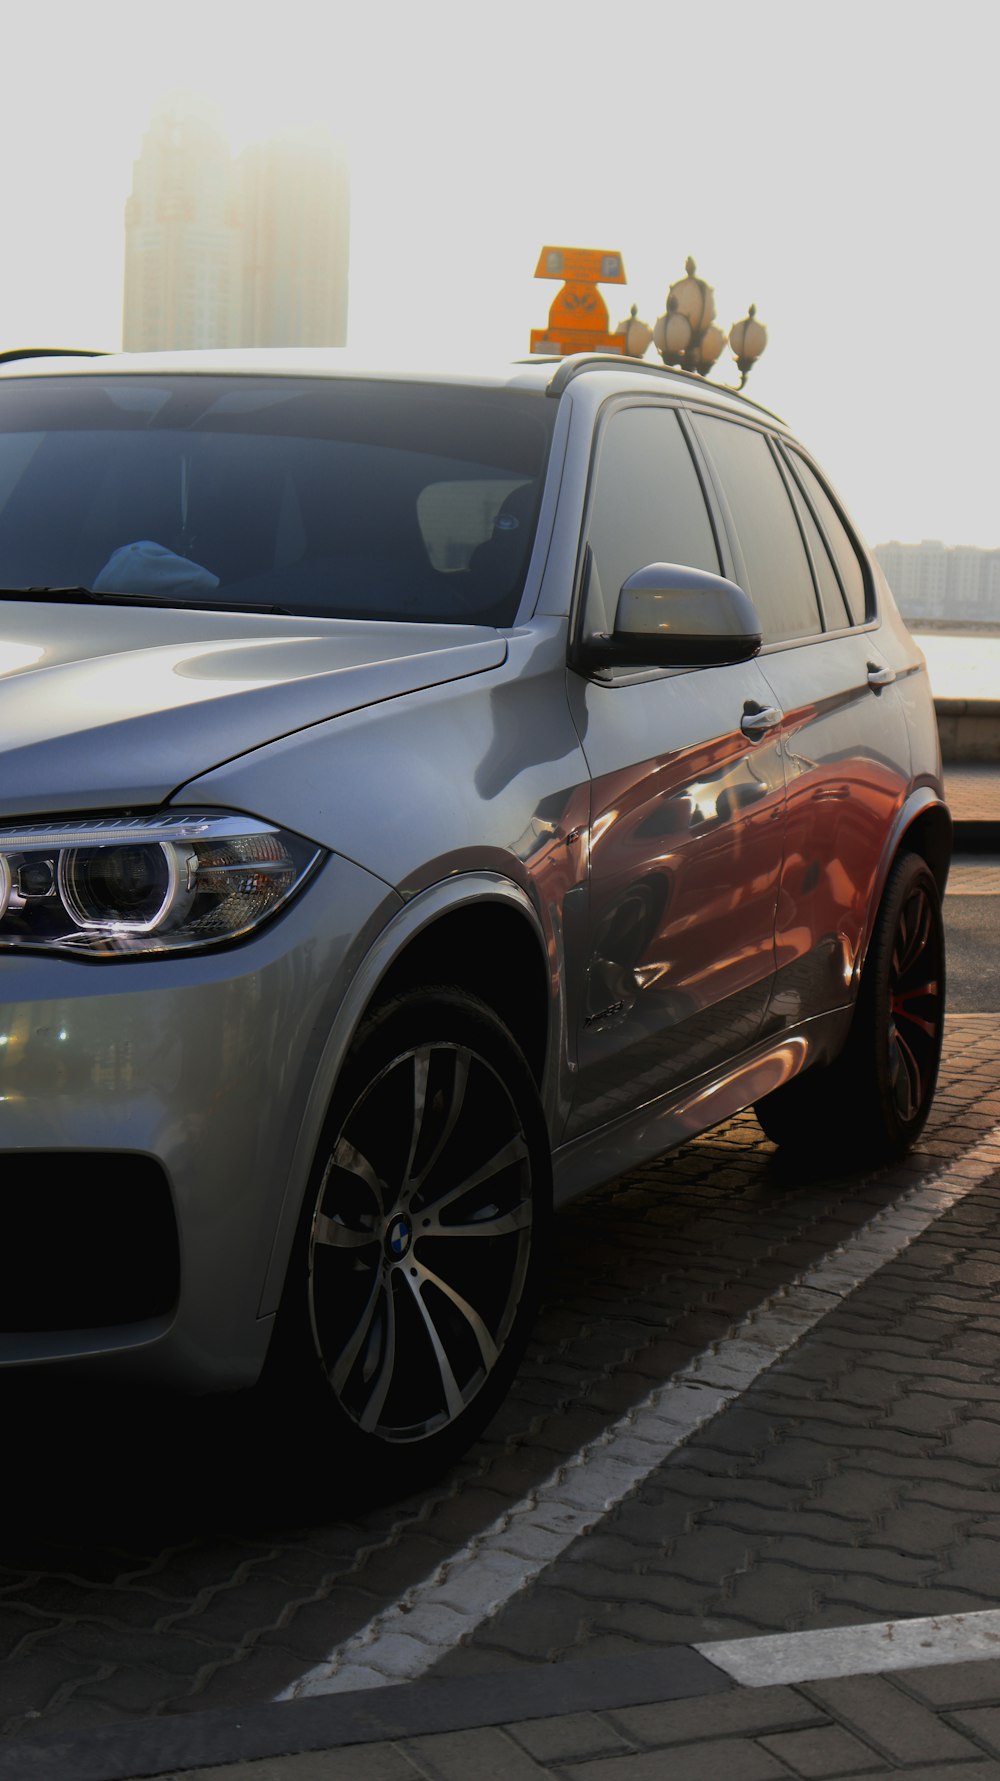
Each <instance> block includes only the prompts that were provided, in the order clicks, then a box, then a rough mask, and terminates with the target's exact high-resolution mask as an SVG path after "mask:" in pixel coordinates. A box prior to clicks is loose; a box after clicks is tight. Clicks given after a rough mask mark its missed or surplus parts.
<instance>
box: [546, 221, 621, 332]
mask: <svg viewBox="0 0 1000 1781" xmlns="http://www.w3.org/2000/svg"><path fill="white" fill-rule="evenodd" d="M535 277H536V278H561V279H563V280H564V281H565V282H564V283H563V287H562V290H560V291H557V292H556V296H555V300H554V301H553V304H552V307H551V309H550V310H549V325H548V327H547V328H532V330H531V350H532V352H537V353H556V354H558V355H559V356H560V357H561V356H562V355H564V354H565V353H571V352H613V353H624V351H625V336H624V334H609V333H608V307H607V304H606V303H605V301H604V298H603V297H602V296H601V294H600V292H599V290H598V289H597V286H598V284H624V283H625V268H624V266H623V265H622V257H621V254H614V253H603V252H602V251H601V250H600V249H599V248H588V247H543V248H542V252H541V256H540V258H539V261H538V267H537V269H536V272H535Z"/></svg>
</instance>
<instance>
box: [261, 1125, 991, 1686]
mask: <svg viewBox="0 0 1000 1781" xmlns="http://www.w3.org/2000/svg"><path fill="white" fill-rule="evenodd" d="M998 1171H1000V1125H997V1126H994V1127H993V1128H992V1130H991V1131H990V1132H989V1133H988V1134H987V1136H986V1137H985V1138H984V1139H982V1140H981V1141H980V1142H979V1143H978V1144H976V1145H975V1146H974V1147H973V1148H972V1149H970V1150H968V1151H965V1152H963V1153H962V1155H961V1156H960V1157H958V1158H957V1159H956V1161H955V1163H954V1164H953V1165H952V1166H951V1167H950V1168H946V1169H944V1170H943V1171H942V1173H941V1174H940V1175H938V1176H936V1177H934V1178H933V1180H931V1181H929V1182H926V1183H923V1184H921V1185H920V1186H919V1187H914V1188H911V1189H910V1190H909V1191H908V1192H907V1193H905V1194H902V1195H901V1196H900V1198H899V1199H898V1200H896V1201H894V1202H893V1204H892V1205H891V1206H889V1207H887V1208H886V1209H885V1210H884V1211H882V1212H879V1213H877V1214H876V1216H875V1217H874V1218H872V1219H870V1220H869V1222H868V1223H867V1224H865V1225H863V1226H862V1227H861V1228H860V1230H858V1231H857V1232H855V1234H854V1236H853V1237H850V1238H849V1239H848V1240H847V1241H846V1242H845V1243H842V1244H840V1245H838V1247H837V1248H836V1249H834V1250H832V1251H831V1252H830V1253H829V1254H828V1255H827V1256H825V1257H824V1258H823V1259H822V1260H821V1261H819V1262H816V1263H815V1264H814V1265H813V1266H812V1267H810V1268H807V1269H805V1271H804V1272H803V1273H802V1274H800V1275H798V1277H797V1278H796V1279H794V1280H792V1281H791V1282H790V1283H789V1284H788V1285H787V1286H785V1287H783V1288H782V1289H781V1290H780V1291H779V1292H777V1293H775V1294H774V1295H773V1297H772V1298H770V1299H768V1300H766V1301H765V1303H764V1304H763V1305H761V1306H760V1307H759V1308H758V1309H757V1310H756V1311H752V1312H750V1313H749V1314H748V1315H747V1316H746V1317H744V1318H743V1319H741V1321H740V1322H739V1323H738V1324H736V1325H735V1326H734V1328H733V1330H732V1332H731V1334H730V1335H729V1336H728V1337H725V1338H724V1339H723V1340H722V1341H721V1342H718V1343H716V1344H713V1346H712V1347H711V1348H709V1349H707V1350H706V1351H705V1352H704V1353H702V1354H700V1355H697V1356H696V1357H695V1358H694V1359H693V1360H692V1361H690V1362H688V1364H687V1365H686V1366H685V1367H683V1368H682V1369H680V1371H679V1372H677V1373H675V1374H674V1375H673V1376H672V1377H671V1378H670V1379H669V1380H667V1381H666V1382H665V1383H664V1384H663V1385H659V1386H656V1387H655V1388H654V1390H653V1391H651V1392H650V1393H649V1395H648V1396H647V1397H646V1398H645V1399H644V1400H643V1401H642V1402H641V1403H640V1404H637V1405H636V1406H635V1407H634V1408H633V1409H632V1410H630V1411H629V1412H628V1413H627V1414H626V1415H625V1416H623V1417H621V1418H620V1420H619V1421H618V1422H616V1423H614V1424H613V1425H612V1426H611V1427H610V1428H608V1429H606V1430H605V1431H604V1433H603V1434H601V1435H599V1436H597V1437H596V1438H595V1439H594V1440H593V1441H590V1442H588V1443H587V1444H586V1446H584V1447H582V1448H581V1449H580V1451H579V1452H578V1453H576V1454H574V1456H573V1458H572V1459H571V1460H568V1461H566V1462H565V1463H563V1464H561V1465H560V1466H558V1467H557V1468H556V1470H555V1471H554V1472H552V1473H551V1475H550V1476H549V1477H548V1478H547V1479H546V1480H545V1482H544V1483H543V1484H541V1485H540V1486H539V1487H538V1488H537V1489H536V1490H533V1491H532V1492H531V1493H530V1494H529V1495H528V1496H526V1497H524V1498H523V1499H522V1500H521V1501H520V1502H519V1503H517V1504H515V1505H514V1506H513V1507H512V1508H511V1509H508V1510H506V1511H505V1512H504V1514H503V1515H501V1516H499V1517H498V1518H497V1520H496V1521H495V1522H493V1524H492V1526H490V1527H488V1528H486V1529H485V1530H484V1531H483V1533H481V1534H479V1535H477V1536H476V1537H475V1538H474V1539H472V1540H470V1541H469V1542H468V1544H467V1545H466V1546H464V1547H463V1548H462V1549H461V1550H460V1551H458V1552H456V1553H455V1554H454V1556H453V1557H451V1558H449V1559H446V1560H445V1561H444V1562H443V1563H442V1564H441V1565H439V1566H438V1567H437V1569H436V1570H434V1571H433V1572H432V1573H431V1575H430V1576H429V1577H426V1578H425V1579H424V1580H423V1581H422V1582H420V1583H417V1584H415V1585H414V1586H413V1587H412V1588H411V1589H408V1590H407V1591H406V1593H405V1594H404V1595H402V1596H400V1597H399V1599H398V1600H397V1601H396V1602H394V1603H392V1605H391V1606H390V1607H388V1608H385V1609H383V1610H382V1611H381V1612H380V1613H378V1614H376V1615H375V1616H374V1617H373V1619H372V1620H371V1621H370V1622H369V1623H368V1625H367V1626H366V1627H364V1628H362V1630H361V1631H360V1632H358V1633H355V1634H354V1635H353V1637H352V1638H350V1639H348V1640H346V1641H345V1642H344V1643H343V1644H341V1645H338V1646H337V1647H336V1648H335V1649H334V1650H332V1651H331V1652H330V1653H329V1654H328V1655H327V1657H326V1658H324V1660H323V1662H322V1663H320V1664H317V1665H315V1666H314V1667H313V1668H312V1669H310V1670H307V1671H306V1673H305V1674H304V1675H303V1676H300V1677H299V1678H298V1680H297V1681H295V1682H293V1683H292V1684H291V1685H290V1686H289V1687H288V1688H286V1689H284V1690H283V1691H282V1693H281V1694H280V1695H278V1696H277V1699H278V1700H296V1699H302V1698H304V1697H306V1696H309V1695H320V1694H339V1693H342V1692H345V1691H347V1690H350V1689H358V1688H383V1687H385V1686H386V1685H388V1684H390V1683H394V1682H410V1681H414V1680H415V1679H416V1678H417V1677H418V1676H423V1675H426V1673H427V1671H428V1670H431V1669H433V1667H434V1665H435V1664H436V1663H438V1662H439V1661H440V1660H441V1659H442V1658H443V1657H444V1656H446V1655H447V1653H448V1652H449V1651H452V1650H454V1648H455V1647H456V1646H457V1645H460V1644H463V1643H465V1642H466V1641H467V1640H468V1639H469V1638H471V1637H472V1635H473V1634H474V1633H475V1632H476V1630H477V1628H478V1627H480V1626H482V1625H483V1623H484V1622H485V1621H487V1620H490V1619H491V1618H492V1617H493V1616H494V1615H496V1614H498V1613H499V1612H500V1611H501V1609H503V1608H504V1607H506V1605H507V1603H508V1602H510V1601H512V1600H513V1598H514V1597H515V1596H516V1595H518V1594H519V1593H520V1592H521V1591H522V1590H523V1589H525V1588H526V1587H527V1585H528V1584H530V1583H531V1582H532V1581H533V1580H534V1579H535V1578H536V1577H537V1576H539V1575H540V1573H541V1572H542V1571H544V1570H545V1569H546V1567H547V1566H548V1565H550V1564H552V1563H553V1562H554V1561H555V1560H556V1559H558V1558H559V1557H561V1555H562V1554H563V1553H564V1552H565V1551H566V1549H567V1547H569V1546H570V1545H571V1544H572V1542H573V1541H574V1540H577V1539H579V1538H580V1536H581V1535H582V1534H586V1533H589V1532H590V1531H591V1530H592V1529H593V1528H594V1527H596V1526H597V1525H598V1523H599V1522H600V1521H601V1520H602V1519H603V1517H604V1516H605V1515H607V1514H608V1513H609V1512H610V1511H611V1510H612V1509H615V1508H616V1507H617V1506H618V1504H619V1503H620V1502H621V1501H622V1500H623V1499H624V1498H625V1497H626V1496H627V1495H628V1494H629V1492H630V1491H632V1490H634V1489H635V1488H636V1487H637V1486H638V1485H640V1484H641V1483H642V1482H643V1481H644V1480H645V1479H646V1478H648V1477H649V1475H650V1473H652V1472H654V1471H655V1470H656V1468H657V1467H658V1466H660V1465H662V1464H663V1462H664V1460H666V1459H668V1458H669V1456H670V1454H671V1453H673V1452H674V1451H675V1450H676V1449H677V1448H678V1447H680V1446H681V1445H682V1444H683V1443H684V1442H685V1441H687V1440H689V1439H690V1437H691V1436H692V1435H693V1434H695V1433H696V1432H697V1431H698V1430H699V1429H702V1428H704V1426H705V1424H706V1423H708V1422H711V1421H712V1419H713V1418H714V1417H716V1416H717V1415H718V1414H719V1413H720V1411H722V1410H725V1409H728V1408H729V1406H730V1405H732V1404H734V1403H735V1402H736V1401H737V1399H738V1398H739V1397H740V1396H741V1395H742V1393H743V1392H744V1391H746V1389H747V1388H748V1386H750V1385H752V1384H753V1383H754V1381H755V1380H756V1379H758V1378H759V1377H760V1375H761V1374H762V1373H765V1372H766V1371H767V1370H768V1368H769V1367H772V1366H773V1365H774V1364H775V1362H776V1361H778V1360H780V1359H781V1358H782V1356H783V1355H785V1354H786V1353H787V1352H788V1350H789V1349H790V1348H792V1347H793V1346H794V1345H795V1343H797V1342H799V1341H801V1339H802V1337H803V1336H805V1335H808V1333H809V1332H810V1331H811V1330H813V1329H814V1328H815V1327H816V1325H817V1324H818V1323H819V1322H820V1321H821V1320H822V1318H824V1317H825V1316H826V1315H827V1313H828V1312H829V1311H832V1310H833V1309H835V1307H836V1306H837V1305H839V1304H840V1303H842V1301H843V1300H844V1299H846V1298H847V1297H848V1296H849V1295H850V1294H851V1293H852V1292H854V1290H855V1289H856V1288H857V1287H858V1286H861V1285H863V1283H864V1282H865V1281H866V1280H868V1279H870V1278H871V1276H872V1275H873V1274H875V1273H876V1272H877V1271H878V1270H879V1268H881V1267H883V1266H884V1265H885V1263H886V1262H889V1261H892V1260H894V1259H895V1257H896V1256H899V1255H901V1254H902V1253H903V1251H904V1250H905V1249H907V1248H908V1247H909V1245H910V1244H911V1243H912V1242H914V1240H915V1239H916V1238H917V1237H919V1236H921V1235H922V1234H923V1232H924V1231H926V1230H927V1229H928V1228H929V1226H930V1225H932V1224H933V1223H934V1222H935V1220H936V1219H938V1218H940V1217H941V1215H942V1214H943V1213H945V1212H947V1211H949V1210H950V1209H951V1207H953V1206H955V1205H957V1204H958V1202H959V1201H960V1200H962V1199H964V1197H965V1195H966V1194H968V1193H971V1192H972V1190H973V1189H974V1188H976V1187H978V1186H980V1185H981V1183H982V1182H983V1181H985V1180H986V1179H987V1178H988V1177H989V1176H990V1175H993V1174H996V1173H997V1172H998ZM966 1618H970V1617H966ZM861 1630H865V1629H861ZM803 1636H804V1635H803V1634H799V1633H797V1634H796V1635H795V1638H796V1639H801V1638H802V1637H803Z"/></svg>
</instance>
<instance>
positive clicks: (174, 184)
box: [123, 99, 242, 352]
mask: <svg viewBox="0 0 1000 1781" xmlns="http://www.w3.org/2000/svg"><path fill="white" fill-rule="evenodd" d="M239 245H240V230H239V225H238V219H237V213H236V195H235V189H234V183H233V171H232V164H231V160H230V154H229V146H228V144H227V142H226V139H225V137H224V136H223V134H222V131H221V130H220V129H219V127H218V125H217V124H216V123H215V121H214V119H213V118H212V116H211V114H210V113H209V112H208V111H207V110H206V109H205V108H204V107H203V106H199V105H197V104H195V103H193V102H192V101H190V100H187V99H177V100H172V101H171V102H170V103H169V104H168V105H167V106H166V107H165V109H164V110H163V111H161V112H160V113H159V114H158V116H157V117H155V118H154V120H153V122H152V124H151V125H150V127H149V129H148V130H147V132H146V135H145V136H144V138H143V142H142V149H141V152H140V154H139V158H138V160H137V161H136V163H135V167H134V171H133V180H132V193H131V196H130V197H129V199H128V202H127V204H126V208H125V316H124V328H123V339H124V345H125V350H126V352H161V351H165V350H169V349H170V348H171V347H187V346H232V345H235V344H236V343H237V342H238V340H239V332H240V319H241V308H242V303H241V292H240V277H239V271H240V258H239Z"/></svg>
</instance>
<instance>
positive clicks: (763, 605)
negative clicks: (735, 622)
mask: <svg viewBox="0 0 1000 1781" xmlns="http://www.w3.org/2000/svg"><path fill="white" fill-rule="evenodd" d="M698 427H699V431H700V432H701V433H702V434H703V436H704V438H705V439H706V441H707V443H708V447H709V450H710V452H711V454H712V458H713V460H714V462H715V466H716V469H717V470H718V472H719V478H720V481H721V482H722V485H723V488H724V489H725V492H726V499H727V501H728V502H729V509H730V512H731V513H732V516H733V520H734V522H735V525H736V530H737V532H738V534H739V541H740V546H741V548H742V551H743V560H744V562H745V564H746V571H747V581H748V587H747V592H748V593H749V595H750V597H751V599H752V600H753V603H754V605H755V606H756V608H757V612H758V615H759V617H760V622H761V629H762V632H763V637H764V642H765V643H778V642H781V641H782V640H784V639H785V638H789V637H810V636H812V635H813V634H814V633H815V632H817V631H819V630H820V629H821V625H820V617H819V608H818V607H817V604H816V594H815V590H814V588H813V580H812V574H811V571H810V568H809V559H808V557H807V556H806V552H805V546H804V545H803V543H802V535H801V533H800V532H799V528H798V524H797V521H796V518H795V514H794V512H793V509H792V504H791V501H790V499H789V496H788V492H787V490H786V488H785V485H784V483H783V481H782V479H781V472H780V470H779V469H778V466H777V464H776V463H775V461H774V458H773V457H772V455H771V450H770V447H769V445H768V443H767V440H766V439H765V437H764V435H763V433H757V432H754V431H752V429H751V428H749V427H741V426H739V425H737V424H735V423H734V422H732V421H724V420H716V419H714V417H713V418H706V417H704V416H701V415H699V417H698Z"/></svg>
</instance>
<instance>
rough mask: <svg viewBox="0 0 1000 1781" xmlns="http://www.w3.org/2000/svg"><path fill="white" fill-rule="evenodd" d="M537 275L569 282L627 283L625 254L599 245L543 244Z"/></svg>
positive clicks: (536, 268)
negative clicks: (562, 245)
mask: <svg viewBox="0 0 1000 1781" xmlns="http://www.w3.org/2000/svg"><path fill="white" fill-rule="evenodd" d="M535 277H536V278H561V279H563V281H564V282H565V283H566V284H625V283H626V278H625V268H624V266H623V265H622V257H621V254H606V253H602V252H601V249H600V248H599V247H543V248H542V251H541V254H540V255H539V258H538V265H537V266H536V267H535Z"/></svg>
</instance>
